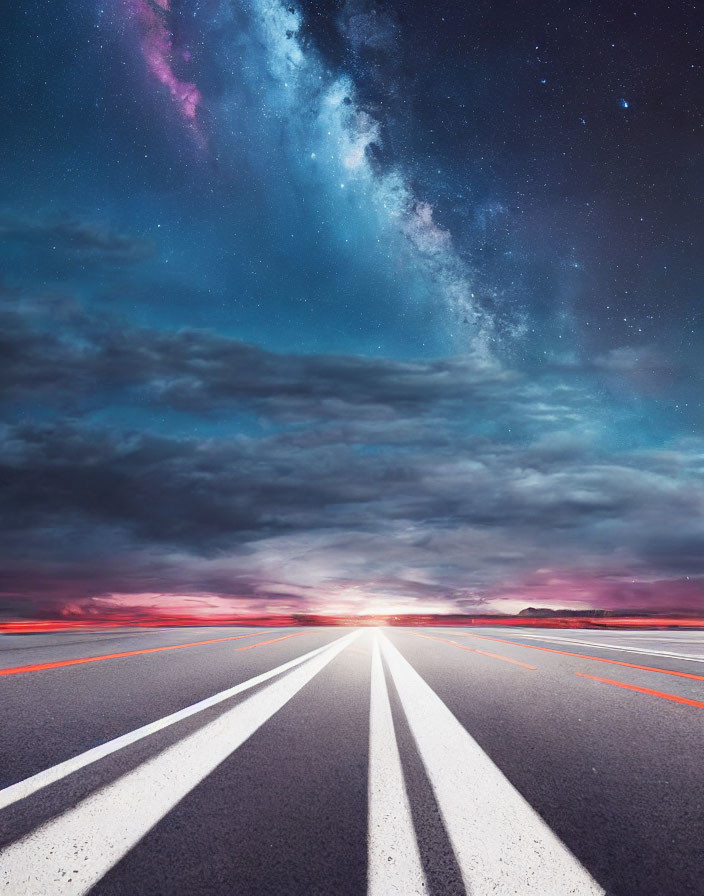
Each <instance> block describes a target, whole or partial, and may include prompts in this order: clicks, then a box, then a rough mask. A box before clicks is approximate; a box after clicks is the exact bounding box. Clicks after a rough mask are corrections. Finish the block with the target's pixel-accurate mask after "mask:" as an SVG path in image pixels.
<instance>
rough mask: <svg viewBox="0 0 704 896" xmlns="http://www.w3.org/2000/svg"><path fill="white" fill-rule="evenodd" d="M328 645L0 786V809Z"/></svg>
mask: <svg viewBox="0 0 704 896" xmlns="http://www.w3.org/2000/svg"><path fill="white" fill-rule="evenodd" d="M329 646H330V645H329V644H323V646H322V647H317V648H316V649H315V650H311V651H310V652H309V653H305V654H303V656H299V657H296V658H295V659H293V660H289V661H288V662H287V663H283V664H282V665H281V666H277V667H276V668H275V669H270V670H269V671H268V672H262V673H261V675H255V676H254V678H250V679H248V680H247V681H244V682H242V683H241V684H237V685H234V687H231V688H227V690H225V691H220V693H219V694H213V696H212V697H206V698H205V699H204V700H199V701H198V702H197V703H192V704H191V705H190V706H186V707H184V709H179V710H177V711H176V712H172V713H170V714H169V715H168V716H164V717H163V718H161V719H156V721H154V722H149V723H148V724H146V725H142V726H141V727H140V728H135V729H134V730H133V731H128V732H127V733H126V734H121V735H120V736H119V737H115V738H113V739H112V740H109V741H107V742H106V743H104V744H99V745H98V746H97V747H92V748H91V749H90V750H86V751H85V752H84V753H80V754H79V755H78V756H72V757H71V758H70V759H66V760H65V761H64V762H59V763H58V765H54V766H52V767H51V768H47V769H45V770H44V771H41V772H37V774H36V775H32V776H31V777H29V778H25V779H24V781H18V782H17V783H16V784H10V785H9V787H5V788H3V789H2V790H0V809H4V808H6V807H7V806H10V805H12V803H16V802H17V801H18V800H22V799H24V798H25V797H28V796H31V794H33V793H36V792H37V791H38V790H41V789H42V787H48V786H49V784H54V783H56V781H60V780H61V779H62V778H65V777H67V776H68V775H71V774H73V772H76V771H79V769H82V768H85V766H86V765H90V764H91V763H92V762H97V761H98V760H99V759H103V758H104V757H105V756H109V755H110V754H111V753H115V752H116V751H117V750H122V749H123V748H124V747H127V746H129V745H130V744H133V743H134V742H135V741H138V740H141V739H142V738H144V737H148V736H149V735H150V734H154V733H155V732H156V731H161V730H162V729H163V728H168V727H169V725H175V724H176V722H181V721H182V720H183V719H187V718H188V717H189V716H192V715H195V714H196V713H198V712H203V710H204V709H209V708H210V707H211V706H216V705H217V704H218V703H222V702H223V700H229V699H230V697H234V696H235V695H237V694H241V693H242V692H243V691H248V690H249V689H250V688H253V687H256V686H257V685H258V684H261V683H262V682H264V681H268V680H269V679H270V678H274V677H276V676H277V675H281V674H282V673H283V672H287V671H288V670H289V669H293V668H294V667H295V666H298V665H300V664H301V663H304V662H305V661H306V660H309V659H311V658H312V657H314V656H317V655H318V654H319V653H322V652H323V651H324V650H326V649H327V648H328V647H329Z"/></svg>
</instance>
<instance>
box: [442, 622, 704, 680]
mask: <svg viewBox="0 0 704 896" xmlns="http://www.w3.org/2000/svg"><path fill="white" fill-rule="evenodd" d="M458 634H461V635H464V637H465V638H482V639H483V640H484V641H498V642H499V643H500V644H511V646H512V647H527V648H528V649H529V650H542V651H544V652H545V653H559V654H561V655H562V656H576V657H577V658H578V659H580V660H594V662H595V663H609V664H610V665H612V666H626V667H627V668H628V669H642V670H643V671H644V672H660V673H661V674H662V675H676V676H678V677H679V678H693V679H694V680H695V681H704V675H694V674H693V673H692V672H675V671H674V669H658V668H656V667H655V666H639V665H638V664H637V663H624V662H623V661H622V660H608V659H606V658H605V657H603V656H588V655H587V654H586V653H572V652H571V651H569V650H556V649H555V648H554V647H537V646H536V645H535V644H521V643H520V642H518V641H507V640H506V639H505V638H491V637H489V635H475V634H474V632H458Z"/></svg>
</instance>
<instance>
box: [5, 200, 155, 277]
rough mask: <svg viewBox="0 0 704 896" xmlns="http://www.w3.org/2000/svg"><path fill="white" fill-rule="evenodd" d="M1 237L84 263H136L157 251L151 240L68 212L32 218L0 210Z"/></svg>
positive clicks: (7, 240)
mask: <svg viewBox="0 0 704 896" xmlns="http://www.w3.org/2000/svg"><path fill="white" fill-rule="evenodd" d="M0 237H1V238H2V239H3V240H4V241H5V242H6V243H15V244H19V245H21V246H24V247H27V248H29V249H32V250H36V249H37V248H39V249H42V250H44V251H51V252H54V251H59V252H60V253H62V254H64V255H67V256H68V257H70V258H73V259H75V260H79V261H81V262H82V263H84V264H85V263H86V262H92V263H94V264H100V265H106V264H118V265H125V264H134V263H135V262H138V261H142V260H143V259H146V258H149V257H150V256H152V255H153V253H154V245H153V244H152V243H151V242H150V241H149V240H145V239H141V238H139V237H135V236H131V235H128V234H124V233H120V232H118V231H116V230H114V229H113V228H111V227H109V226H108V225H105V224H101V223H99V222H96V221H90V220H87V219H84V218H81V217H79V216H77V215H75V214H70V213H68V212H55V213H46V214H38V215H35V216H33V217H30V216H27V215H25V216H20V215H16V214H13V213H12V212H10V211H4V212H3V211H0Z"/></svg>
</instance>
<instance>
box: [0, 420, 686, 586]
mask: <svg viewBox="0 0 704 896" xmlns="http://www.w3.org/2000/svg"><path fill="white" fill-rule="evenodd" d="M399 425H403V424H399V422H398V421H394V420H390V421H388V423H387V424H386V425H384V424H380V425H379V428H378V429H377V431H376V433H375V435H376V443H374V442H372V441H370V439H369V432H368V431H367V430H365V434H366V439H367V441H366V442H365V444H363V445H359V444H357V445H352V444H348V443H347V442H346V439H345V435H346V433H345V432H344V431H340V432H339V434H338V436H339V440H338V441H336V440H334V439H330V438H329V434H328V439H327V440H323V441H322V442H321V444H317V445H316V444H310V443H308V444H305V443H306V439H305V438H302V436H301V434H300V433H297V432H295V431H293V432H281V433H278V434H276V435H272V436H269V437H265V438H245V437H238V438H235V439H225V440H223V439H209V440H202V439H168V438H163V437H162V438H158V437H155V436H149V435H140V434H129V435H128V434H124V433H110V432H104V431H96V430H94V429H92V428H87V427H79V426H65V425H64V426H31V427H30V426H21V425H20V426H16V427H13V428H11V429H8V430H7V431H6V432H5V434H4V439H3V449H2V480H3V489H4V493H5V495H6V500H5V503H4V507H3V517H4V519H3V525H4V526H9V525H10V523H11V525H12V528H13V530H14V532H15V533H16V535H17V537H18V538H20V540H21V541H22V542H23V543H24V544H25V550H26V549H27V548H26V546H27V545H29V546H30V547H31V545H32V544H35V545H40V546H42V547H41V550H38V552H37V553H38V556H36V557H34V558H33V564H32V566H33V568H34V569H35V572H28V571H27V570H25V578H26V580H27V581H29V580H31V579H32V578H33V577H34V575H35V573H36V571H37V570H38V569H40V568H41V566H42V562H40V561H39V556H43V557H45V558H46V557H47V556H51V555H52V554H57V553H62V551H63V554H62V556H63V562H64V563H66V562H69V561H70V560H71V559H72V556H75V555H76V554H78V555H79V559H81V558H82V560H83V562H84V563H85V564H87V566H86V569H91V568H93V566H94V562H95V559H94V558H91V557H82V551H81V550H80V549H77V547H76V545H78V544H81V542H82V540H83V537H84V535H83V533H87V532H88V533H92V536H91V537H95V533H96V532H101V533H102V539H101V545H102V547H101V551H102V552H105V551H106V549H107V548H108V546H110V545H114V546H115V548H114V554H116V555H124V556H125V557H131V556H132V555H139V554H140V553H142V554H144V553H145V552H147V553H149V551H153V552H155V556H157V557H158V556H159V554H160V553H161V554H162V555H164V554H165V555H168V554H169V553H177V554H179V555H180V557H181V559H180V560H179V561H178V562H177V563H176V562H175V561H174V563H173V565H175V566H176V567H177V568H178V569H179V574H180V575H181V578H182V583H181V586H179V590H182V588H183V581H186V580H187V581H189V582H191V583H192V587H193V588H194V589H196V590H198V591H199V592H203V591H208V590H209V589H211V588H212V587H213V586H214V579H218V586H219V587H218V593H221V594H223V593H237V594H242V593H255V594H259V595H260V596H261V597H269V598H270V597H271V596H272V595H275V594H277V593H280V592H281V591H282V590H287V589H288V590H289V591H291V590H292V591H294V592H295V591H296V590H297V589H298V591H299V592H300V591H301V590H303V591H305V590H308V591H309V592H310V593H314V592H315V590H316V584H317V585H318V586H320V584H321V583H319V582H318V583H316V569H317V568H318V567H321V568H323V569H325V570H326V572H325V574H324V575H323V579H324V582H325V585H324V587H327V588H333V587H340V585H341V583H345V582H352V581H354V580H355V579H358V576H359V575H360V574H362V575H363V579H364V582H365V583H366V587H367V588H368V589H369V590H370V591H372V592H374V591H375V589H376V590H379V589H382V590H384V589H391V590H393V591H394V592H397V593H399V594H400V593H403V594H405V595H406V596H407V597H409V598H410V597H414V598H415V599H419V600H420V599H422V598H423V596H424V595H425V594H426V593H428V592H434V593H435V594H436V595H444V596H446V597H447V598H448V599H450V598H451V599H453V600H455V601H456V600H460V599H464V598H468V597H469V595H470V594H474V595H475V596H476V598H477V599H480V598H481V597H482V595H484V596H486V594H487V593H489V594H492V593H495V592H496V591H498V590H500V588H501V587H502V585H503V587H506V585H505V583H506V582H507V581H511V580H520V579H521V577H523V576H527V575H529V574H530V572H531V570H535V569H545V568H549V569H553V570H560V569H562V568H565V567H567V568H572V567H573V566H574V558H575V556H578V557H579V563H580V567H581V568H582V569H584V570H591V574H593V575H594V576H595V577H596V578H598V577H599V575H603V570H604V569H605V568H606V569H608V570H610V572H611V574H612V575H615V576H621V575H625V576H630V577H631V578H630V579H629V581H634V580H635V578H639V577H646V578H648V579H651V578H653V577H654V576H666V575H668V574H670V575H677V574H684V573H685V572H686V573H687V574H692V575H694V576H697V575H701V571H702V570H701V553H700V554H699V559H698V560H697V555H696V552H697V550H698V547H697V546H700V545H701V544H702V540H703V539H704V528H703V527H702V524H701V519H702V510H703V508H704V483H703V481H702V475H701V470H692V469H689V470H688V469H687V464H688V463H689V461H688V459H687V456H686V455H682V456H681V457H679V458H676V459H673V460H672V461H671V462H672V463H674V464H676V465H677V466H678V467H679V468H680V481H679V482H678V483H677V484H676V485H675V484H674V483H673V480H672V478H671V476H666V475H663V474H662V472H659V471H657V469H651V468H649V467H657V457H655V458H653V459H652V460H651V459H649V458H647V457H639V458H637V459H635V458H629V457H624V458H622V459H621V461H620V462H619V463H615V462H614V461H613V460H611V461H606V460H605V459H604V458H600V457H594V456H590V455H589V452H588V451H586V450H584V448H582V449H581V450H571V451H563V452H562V455H561V459H560V460H559V461H556V455H555V452H554V451H553V450H552V449H551V447H550V446H549V445H544V446H543V445H540V444H532V445H529V446H518V445H503V446H499V445H497V444H496V443H495V442H492V441H488V440H481V439H477V438H467V439H465V440H464V441H458V440H457V439H454V440H448V439H447V437H446V435H447V434H446V432H442V431H438V424H437V420H436V421H434V422H432V425H431V424H430V423H429V424H428V425H427V426H425V427H423V426H422V425H418V424H416V426H415V430H414V434H413V438H412V440H411V441H410V443H409V444H407V445H406V446H405V447H404V450H403V452H401V453H399V451H388V450H385V449H384V447H383V446H384V444H387V443H393V442H394V440H395V439H396V433H395V430H396V428H397V427H398V426H399ZM350 428H352V429H353V428H354V426H353V424H350ZM309 442H310V440H309ZM683 474H684V475H683ZM663 521H667V527H668V535H667V538H662V537H661V533H662V528H663ZM49 545H51V546H53V547H52V548H51V549H49V547H48V546H49ZM656 545H657V550H656V551H654V550H653V548H654V546H656ZM615 546H617V548H615ZM108 552H109V551H108ZM13 553H14V552H13ZM301 555H304V556H305V557H306V562H305V564H304V566H305V570H306V572H305V577H307V578H306V580H305V582H301V581H300V580H299V579H300V576H301V573H300V570H299V569H297V564H298V562H299V558H300V556H301ZM290 557H294V558H296V560H295V562H293V564H291V561H290V560H289V561H287V560H286V558H290ZM6 559H7V560H8V561H9V562H10V563H12V561H14V560H15V559H16V558H15V557H14V556H9V557H7V558H6ZM219 563H220V564H222V568H221V569H220V572H219V573H217V572H214V570H217V568H218V564H219ZM130 564H132V560H130ZM114 565H115V559H114V557H113V558H112V560H111V563H110V564H109V567H112V566H114ZM118 565H119V564H118ZM167 565H168V564H167ZM162 566H163V560H162V561H158V560H157V562H156V567H157V569H158V570H160V571H159V573H158V575H161V576H162V585H161V587H162V588H164V587H166V586H165V584H164V583H165V582H172V581H173V582H174V583H175V581H176V578H177V576H176V575H174V574H170V575H168V576H166V577H164V576H163V575H162V572H163V570H162ZM226 570H227V572H226ZM399 570H406V571H408V570H415V571H416V572H415V574H414V573H412V572H411V573H409V572H406V573H405V574H403V573H401V574H399ZM626 570H627V572H626ZM394 571H395V572H394ZM83 575H85V571H84V573H83ZM414 575H416V576H417V579H416V578H414ZM125 578H129V579H130V581H131V582H132V586H135V584H139V585H140V589H141V590H144V589H145V588H147V587H148V584H149V582H151V581H152V579H153V578H154V572H153V570H152V571H151V572H150V571H149V564H148V563H145V560H144V558H142V560H141V562H140V563H138V564H137V565H136V566H134V568H133V570H132V572H130V574H129V575H126V574H120V575H119V576H117V578H115V576H114V575H112V574H111V575H110V576H109V581H110V582H111V583H112V584H111V588H113V589H114V588H115V587H116V583H117V581H118V580H120V581H122V580H123V579H125ZM588 579H589V574H588V573H587V572H585V573H584V582H588ZM102 580H103V576H102V575H98V576H97V581H94V582H93V585H92V587H93V588H94V589H96V588H97V590H100V588H99V586H98V583H99V582H101V581H102ZM225 580H226V581H228V582H229V584H228V585H224V584H223V582H224V581H225ZM392 580H393V581H394V582H395V583H396V584H395V585H394V586H393V588H392V586H391V585H390V584H389V583H390V582H391V581H392ZM615 589H616V585H615V584H612V590H615ZM564 599H565V600H566V601H568V602H569V597H568V596H565V598H564Z"/></svg>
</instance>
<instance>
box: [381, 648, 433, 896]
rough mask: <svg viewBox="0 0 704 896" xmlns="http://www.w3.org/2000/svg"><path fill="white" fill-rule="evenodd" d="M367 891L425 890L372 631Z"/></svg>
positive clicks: (406, 895)
mask: <svg viewBox="0 0 704 896" xmlns="http://www.w3.org/2000/svg"><path fill="white" fill-rule="evenodd" d="M368 788H369V789H368V794H369V802H368V806H369V808H368V827H367V856H368V870H367V896H416V894H418V896H420V894H423V893H427V888H426V880H425V874H424V873H423V867H422V865H421V860H420V853H419V851H418V844H417V841H416V835H415V830H414V827H413V818H412V816H411V806H410V803H409V801H408V793H407V791H406V785H405V782H404V779H403V769H402V767H401V757H400V755H399V752H398V744H397V742H396V732H395V731H394V723H393V718H392V715H391V704H390V703H389V694H388V691H387V689H386V679H385V677H384V669H383V667H382V664H381V655H380V653H379V640H378V637H377V636H375V639H374V646H373V649H372V677H371V696H370V704H369V783H368Z"/></svg>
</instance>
